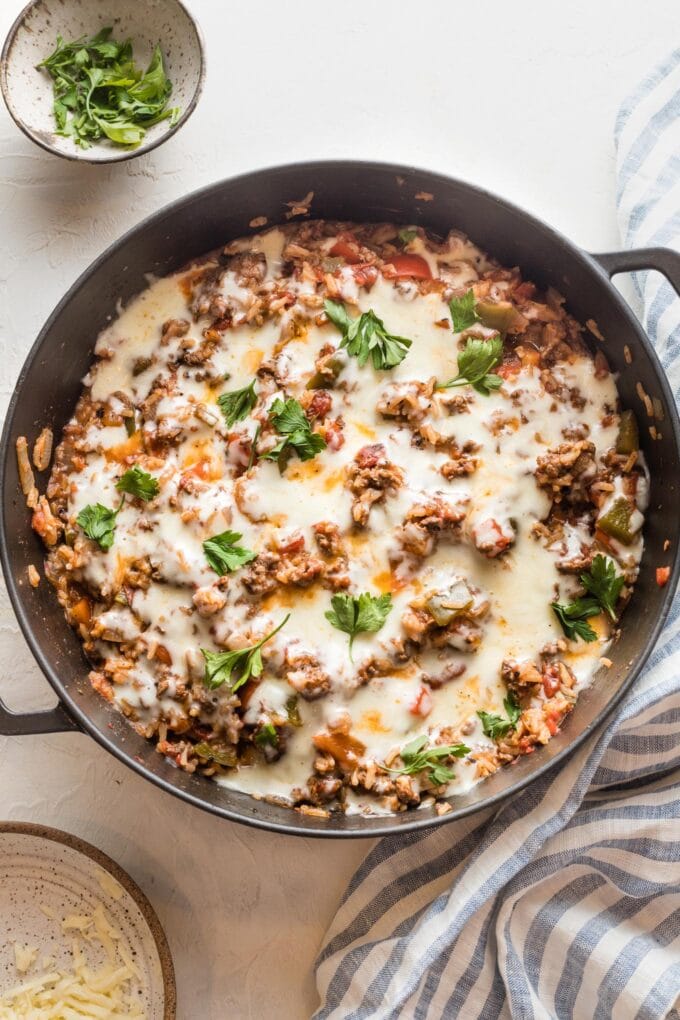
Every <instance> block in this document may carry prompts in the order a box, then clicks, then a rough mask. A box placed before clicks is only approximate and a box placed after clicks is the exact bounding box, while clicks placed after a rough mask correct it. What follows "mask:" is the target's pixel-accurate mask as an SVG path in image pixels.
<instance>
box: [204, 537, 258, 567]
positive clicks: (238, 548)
mask: <svg viewBox="0 0 680 1020" xmlns="http://www.w3.org/2000/svg"><path fill="white" fill-rule="evenodd" d="M240 538H243V535H241V534H239V532H238V531H223V532H222V534H221V535H213V536H212V538H206V540H205V542H204V543H203V552H204V553H205V558H206V560H207V561H208V563H209V564H210V566H211V567H212V568H213V570H214V571H215V573H216V574H219V575H220V577H223V576H224V574H231V573H232V572H233V571H234V570H238V569H239V567H244V566H245V565H246V563H250V562H251V561H252V560H254V559H255V557H256V556H257V553H254V552H251V550H250V549H244V548H243V546H242V545H236V543H237V542H238V540H239V539H240Z"/></svg>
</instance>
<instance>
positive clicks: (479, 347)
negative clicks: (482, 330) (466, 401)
mask: <svg viewBox="0 0 680 1020" xmlns="http://www.w3.org/2000/svg"><path fill="white" fill-rule="evenodd" d="M470 293H472V291H470ZM461 300H462V299H461ZM502 357H503V341H502V340H501V338H500V336H492V337H491V338H490V339H489V340H484V339H482V338H481V337H468V339H467V342H466V344H465V347H464V349H463V350H462V351H461V352H460V354H459V355H458V375H457V376H456V377H455V378H454V379H449V381H448V382H445V383H441V384H440V385H439V386H437V389H438V390H448V389H450V388H451V387H452V386H472V387H473V388H474V389H475V390H477V392H478V393H481V394H482V395H483V396H485V397H488V396H489V394H490V393H491V391H492V390H497V389H498V388H499V387H500V386H502V385H503V380H502V379H501V377H500V376H499V375H495V374H494V373H493V372H492V369H494V368H495V367H496V365H498V364H499V362H500V360H501V358H502Z"/></svg>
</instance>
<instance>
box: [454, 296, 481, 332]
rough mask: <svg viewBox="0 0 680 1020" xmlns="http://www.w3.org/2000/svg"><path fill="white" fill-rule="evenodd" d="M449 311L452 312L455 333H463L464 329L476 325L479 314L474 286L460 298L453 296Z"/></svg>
mask: <svg viewBox="0 0 680 1020" xmlns="http://www.w3.org/2000/svg"><path fill="white" fill-rule="evenodd" d="M449 311H450V312H451V322H452V323H453V332H454V333H462V332H463V330H464V329H469V328H470V326H474V324H475V323H476V322H479V316H478V315H477V312H476V310H475V295H474V291H473V290H472V288H470V290H468V291H467V293H465V294H463V296H462V297H460V298H456V297H454V298H451V300H450V301H449Z"/></svg>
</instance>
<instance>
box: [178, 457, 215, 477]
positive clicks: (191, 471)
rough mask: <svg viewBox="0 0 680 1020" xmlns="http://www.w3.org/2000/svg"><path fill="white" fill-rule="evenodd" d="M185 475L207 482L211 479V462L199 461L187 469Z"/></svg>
mask: <svg viewBox="0 0 680 1020" xmlns="http://www.w3.org/2000/svg"><path fill="white" fill-rule="evenodd" d="M183 473H184V474H185V475H193V476H194V477H195V478H201V479H202V480H203V481H207V479H208V478H209V477H210V462H209V461H207V460H197V461H196V463H195V464H192V465H191V467H189V468H187V470H186V471H185V472H183Z"/></svg>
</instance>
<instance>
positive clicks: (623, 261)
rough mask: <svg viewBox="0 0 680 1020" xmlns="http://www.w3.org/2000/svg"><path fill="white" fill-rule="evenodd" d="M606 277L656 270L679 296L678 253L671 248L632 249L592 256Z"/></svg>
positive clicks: (679, 264)
mask: <svg viewBox="0 0 680 1020" xmlns="http://www.w3.org/2000/svg"><path fill="white" fill-rule="evenodd" d="M592 257H593V258H594V259H595V261H596V262H597V263H598V264H599V265H600V266H601V267H602V269H604V271H605V273H606V274H607V276H610V277H611V276H616V274H617V273H632V272H635V271H636V270H638V269H657V270H658V271H659V272H660V273H663V275H664V276H665V277H666V279H667V280H668V281H669V283H670V284H672V286H673V289H674V290H675V292H676V294H678V295H680V253H678V252H677V251H673V250H672V248H633V249H632V250H631V251H613V252H603V253H602V254H600V255H593V256H592Z"/></svg>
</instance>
